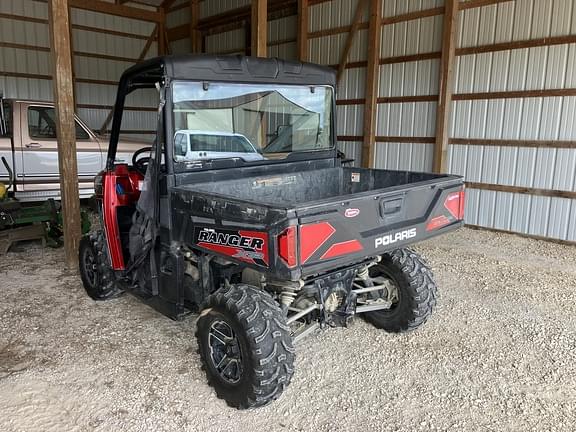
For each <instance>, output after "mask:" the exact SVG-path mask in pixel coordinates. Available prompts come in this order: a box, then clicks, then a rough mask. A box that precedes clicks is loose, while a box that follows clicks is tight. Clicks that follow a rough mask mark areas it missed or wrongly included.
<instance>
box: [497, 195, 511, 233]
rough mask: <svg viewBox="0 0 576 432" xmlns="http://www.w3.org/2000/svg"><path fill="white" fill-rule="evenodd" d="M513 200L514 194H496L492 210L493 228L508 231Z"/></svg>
mask: <svg viewBox="0 0 576 432" xmlns="http://www.w3.org/2000/svg"><path fill="white" fill-rule="evenodd" d="M513 199H514V194H511V193H507V192H497V193H496V205H495V210H494V222H493V224H494V225H493V226H494V228H496V229H502V230H510V221H511V219H512V203H513Z"/></svg>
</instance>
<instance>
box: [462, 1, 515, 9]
mask: <svg viewBox="0 0 576 432" xmlns="http://www.w3.org/2000/svg"><path fill="white" fill-rule="evenodd" d="M513 1H515V0H470V1H467V2H460V5H459V7H460V10H465V9H472V8H478V7H484V6H492V5H495V4H499V3H511V2H513Z"/></svg>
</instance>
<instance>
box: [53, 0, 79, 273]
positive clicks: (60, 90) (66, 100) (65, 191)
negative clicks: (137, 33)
mask: <svg viewBox="0 0 576 432" xmlns="http://www.w3.org/2000/svg"><path fill="white" fill-rule="evenodd" d="M48 8H49V27H50V41H51V44H50V46H51V51H52V63H53V73H52V77H53V80H52V86H53V87H54V103H55V108H56V110H55V111H56V135H57V136H58V163H59V166H60V191H61V198H62V220H63V225H64V252H65V256H66V266H67V267H68V269H70V270H77V268H78V245H79V244H80V237H81V236H82V231H81V222H80V198H79V192H78V165H77V160H76V127H75V123H74V121H75V120H74V83H73V79H72V50H71V48H70V31H69V21H70V20H69V16H68V1H67V0H49V2H48Z"/></svg>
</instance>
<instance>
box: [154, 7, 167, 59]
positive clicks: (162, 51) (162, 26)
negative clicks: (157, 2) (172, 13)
mask: <svg viewBox="0 0 576 432" xmlns="http://www.w3.org/2000/svg"><path fill="white" fill-rule="evenodd" d="M158 13H159V14H160V15H161V16H162V19H161V20H160V21H159V22H158V24H157V26H156V27H157V29H158V55H159V56H163V55H166V53H167V52H168V49H167V46H166V45H167V40H168V38H167V36H166V14H165V13H164V9H163V8H158Z"/></svg>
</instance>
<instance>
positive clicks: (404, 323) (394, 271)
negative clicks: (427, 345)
mask: <svg viewBox="0 0 576 432" xmlns="http://www.w3.org/2000/svg"><path fill="white" fill-rule="evenodd" d="M370 276H371V277H372V278H379V277H380V278H381V277H384V278H386V279H388V280H389V281H390V282H391V284H390V287H391V288H390V290H389V292H382V291H386V290H382V291H381V292H382V293H383V294H385V296H386V300H389V301H391V302H392V306H391V307H390V309H385V310H379V311H373V312H366V313H365V318H366V320H367V321H368V322H370V323H372V324H373V325H374V326H375V327H377V328H381V329H384V330H386V331H387V332H391V333H402V332H407V331H411V330H415V329H417V328H418V327H420V326H421V325H422V324H424V323H425V322H426V321H427V320H428V318H429V317H430V315H431V314H432V311H433V309H434V308H435V307H436V296H437V287H436V283H435V282H434V277H433V275H432V271H431V270H430V268H429V267H428V265H427V264H426V262H425V261H424V260H423V259H422V258H421V257H420V255H419V254H417V253H416V252H414V251H412V250H411V249H397V250H394V251H392V252H390V253H386V254H384V255H382V261H381V262H380V263H379V264H377V265H375V266H373V267H372V268H370Z"/></svg>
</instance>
